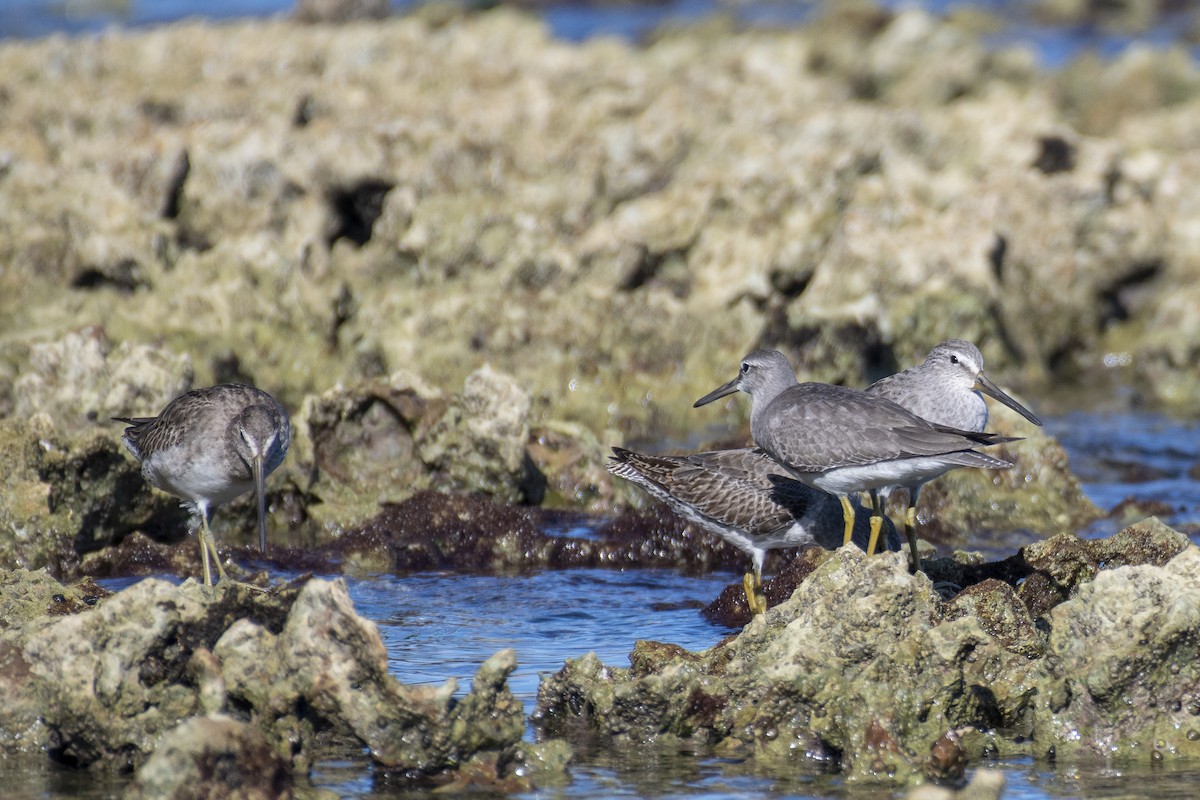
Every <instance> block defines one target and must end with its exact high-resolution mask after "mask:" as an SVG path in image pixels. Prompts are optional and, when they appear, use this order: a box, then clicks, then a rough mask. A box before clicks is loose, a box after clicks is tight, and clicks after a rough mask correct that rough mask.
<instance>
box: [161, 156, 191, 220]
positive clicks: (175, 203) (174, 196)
mask: <svg viewBox="0 0 1200 800" xmlns="http://www.w3.org/2000/svg"><path fill="white" fill-rule="evenodd" d="M191 171H192V159H191V157H190V156H189V155H188V151H187V150H183V151H182V152H180V153H179V156H178V157H177V158H176V159H175V165H174V166H173V167H172V168H171V175H170V177H169V178H168V180H167V190H166V193H165V196H164V197H163V205H162V211H161V214H162V217H163V219H178V218H179V210H180V206H181V205H182V202H183V185H184V184H185V183H186V182H187V178H188V174H189V173H191Z"/></svg>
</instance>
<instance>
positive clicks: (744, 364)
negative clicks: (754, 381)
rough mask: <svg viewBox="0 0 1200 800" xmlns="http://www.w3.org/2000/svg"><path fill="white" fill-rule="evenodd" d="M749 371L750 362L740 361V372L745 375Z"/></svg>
mask: <svg viewBox="0 0 1200 800" xmlns="http://www.w3.org/2000/svg"><path fill="white" fill-rule="evenodd" d="M749 371H750V364H749V363H747V362H745V361H743V362H742V374H743V375H745V374H746V373H747V372H749Z"/></svg>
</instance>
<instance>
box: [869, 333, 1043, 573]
mask: <svg viewBox="0 0 1200 800" xmlns="http://www.w3.org/2000/svg"><path fill="white" fill-rule="evenodd" d="M867 392H868V393H869V394H873V395H875V396H877V397H886V398H887V399H888V400H891V401H892V402H894V403H897V404H898V405H901V406H904V407H905V408H907V409H908V410H909V411H911V412H912V413H914V414H916V415H917V416H918V417H922V418H924V419H927V420H929V421H930V422H934V423H937V424H938V425H948V426H950V427H952V428H959V429H961V430H966V431H977V432H978V431H982V430H983V429H984V428H985V427H986V426H987V422H988V407H987V402H986V401H985V400H984V399H983V394H986V395H988V396H990V397H994V398H995V399H997V400H999V401H1000V402H1001V403H1003V404H1004V405H1006V406H1008V407H1009V408H1011V409H1012V410H1013V411H1016V412H1017V413H1018V414H1020V415H1021V416H1023V417H1024V418H1025V419H1027V420H1029V421H1030V422H1032V423H1033V424H1034V425H1041V424H1042V421H1041V420H1040V419H1038V418H1037V415H1035V414H1034V413H1033V412H1032V411H1030V410H1029V409H1028V408H1026V407H1025V406H1023V405H1021V404H1020V403H1018V402H1017V401H1016V400H1014V399H1012V398H1011V397H1009V396H1008V395H1007V394H1005V392H1004V391H1003V390H1002V389H1001V388H1000V387H999V386H997V385H996V384H994V383H992V381H991V379H990V378H988V376H987V375H985V374H984V372H983V354H982V353H980V352H979V348H978V347H976V346H975V345H973V344H971V343H970V342H968V341H965V340H963V339H948V340H947V341H944V342H942V343H941V344H939V345H938V346H936V347H934V348H933V349H932V350H930V351H929V355H928V356H926V357H925V362H924V363H923V364H918V365H917V366H915V367H909V368H908V369H906V370H904V371H903V372H897V373H896V374H895V375H889V376H888V377H886V378H881V379H879V380H877V381H875V383H873V384H871V385H870V386H868V387H867ZM980 392H982V393H983V394H980ZM953 468H954V466H953V465H951V466H948V467H946V471H949V470H951V469H953ZM939 474H940V473H939ZM936 477H938V476H937V475H933V476H931V477H928V478H922V479H919V480H913V481H910V482H908V483H906V484H903V486H904V488H906V489H908V508H907V509H906V510H905V513H904V535H905V536H906V537H907V538H908V546H909V551H910V556H911V561H912V567H913V570H914V571H916V570H917V569H919V568H920V559H919V558H918V557H917V498H918V497H919V496H920V494H921V487H922V486H924V485H925V484H926V483H927V482H928V481H930V480H933V478H936ZM890 488H891V487H888V488H884V489H882V490H880V494H881V495H882V496H883V497H885V498H886V497H887V494H888V492H889V491H890Z"/></svg>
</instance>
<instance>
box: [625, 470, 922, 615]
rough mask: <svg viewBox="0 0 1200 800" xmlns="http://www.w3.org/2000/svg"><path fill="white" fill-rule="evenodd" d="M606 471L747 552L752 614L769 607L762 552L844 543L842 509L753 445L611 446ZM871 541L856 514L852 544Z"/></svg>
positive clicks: (889, 540)
mask: <svg viewBox="0 0 1200 800" xmlns="http://www.w3.org/2000/svg"><path fill="white" fill-rule="evenodd" d="M607 468H608V471H609V472H611V473H612V474H613V475H616V476H618V477H621V478H625V479H626V480H629V481H632V482H633V483H636V484H637V485H638V486H640V487H642V488H643V489H645V490H646V491H647V492H649V493H650V495H651V496H652V497H654V498H656V499H658V500H660V501H662V502H663V503H665V504H666V505H667V506H668V507H670V508H671V510H672V511H674V512H675V513H676V514H678V515H679V516H681V517H683V518H684V519H686V520H687V521H689V522H692V523H695V524H696V525H698V526H699V527H701V528H702V529H704V530H706V531H709V532H711V533H715V534H717V535H718V536H720V537H721V538H722V539H724V540H725V541H727V542H729V543H730V544H731V545H733V546H734V547H736V548H738V549H739V550H741V551H742V552H743V553H745V554H746V555H748V556H750V559H751V563H752V570H753V571H752V572H747V573H746V574H745V576H744V577H743V579H742V586H743V588H744V589H745V590H746V605H747V606H748V607H749V609H750V613H751V614H762V613H765V612H766V610H767V600H766V597H764V596H763V592H762V568H763V560H764V559H765V558H766V555H767V551H768V550H774V549H777V548H782V547H803V546H805V545H813V544H815V545H819V546H821V547H824V548H826V549H829V550H832V549H833V548H835V547H838V546H839V545H841V544H842V538H843V530H842V526H843V519H842V509H841V506H840V505H839V504H838V502H837V501H836V500H835V499H834V497H833V496H832V495H830V494H827V493H825V492H821V491H817V490H816V489H813V488H812V487H810V486H806V485H804V484H803V483H801V482H800V481H798V480H796V479H794V478H792V477H791V476H789V475H788V473H787V471H786V470H784V469H783V468H782V467H780V466H779V465H778V464H776V463H775V461H774V459H772V458H771V457H770V456H768V455H767V454H766V453H764V452H763V451H762V450H759V449H756V448H747V449H742V450H716V451H712V452H707V453H692V454H690V455H684V456H648V455H642V454H641V453H635V452H633V451H632V450H626V449H624V448H621V447H614V448H613V456H612V459H611V460H610V461H609V462H608V465H607ZM856 508H858V509H860V510H861V506H857V505H856ZM885 522H886V525H887V537H886V539H885V541H886V544H887V547H888V549H889V550H899V549H900V537H899V535H898V534H897V533H896V529H895V528H894V527H893V526H892V524H891V522H890V521H885ZM869 540H870V526H869V525H868V524H867V521H866V520H865V519H862V518H861V517H858V518H856V520H855V525H854V531H853V541H854V543H855V544H857V545H858V546H859V547H861V548H863V549H864V550H865V549H866V548H867V544H868V542H869Z"/></svg>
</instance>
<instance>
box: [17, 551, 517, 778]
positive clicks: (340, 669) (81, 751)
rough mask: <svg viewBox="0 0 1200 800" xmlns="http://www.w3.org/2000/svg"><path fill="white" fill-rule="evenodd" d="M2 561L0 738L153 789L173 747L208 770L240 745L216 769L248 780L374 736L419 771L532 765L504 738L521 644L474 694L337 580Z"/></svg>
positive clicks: (395, 761) (390, 761) (384, 750)
mask: <svg viewBox="0 0 1200 800" xmlns="http://www.w3.org/2000/svg"><path fill="white" fill-rule="evenodd" d="M3 576H4V577H3V580H2V581H0V605H3V606H4V608H5V609H6V614H5V619H6V621H7V624H6V626H5V627H3V628H2V629H0V665H3V666H4V669H2V670H0V683H3V689H4V691H5V697H6V698H7V699H6V702H5V708H4V711H3V714H0V746H2V747H3V748H4V749H5V750H14V751H28V750H39V749H40V750H45V751H46V752H48V753H49V754H50V755H51V756H52V757H54V758H56V759H57V760H59V761H62V762H64V763H67V764H72V765H78V766H89V767H93V768H99V769H107V770H117V771H125V770H129V769H135V768H142V767H143V766H144V767H145V770H144V771H143V772H142V775H141V777H140V778H139V781H141V782H142V789H141V790H142V791H144V792H146V795H145V796H158V795H157V794H155V792H156V791H158V789H157V788H155V787H161V785H162V784H161V783H160V780H161V778H162V776H163V773H164V771H168V772H170V771H173V770H174V767H172V766H170V765H171V764H176V763H177V762H176V761H175V760H174V759H176V758H177V757H182V758H183V759H184V761H185V762H189V763H191V764H192V766H191V767H187V768H186V769H200V770H201V771H203V770H204V764H206V763H222V762H224V761H225V760H227V759H228V758H229V755H228V752H229V750H230V748H233V749H237V750H239V751H241V752H254V753H257V755H256V756H255V757H254V759H253V760H251V761H246V760H239V764H241V767H242V769H243V770H244V773H243V774H242V775H241V776H240V777H239V776H238V775H236V774H235V773H233V772H229V771H226V772H225V773H223V774H224V778H223V779H226V780H234V779H237V781H239V782H240V783H241V784H242V785H244V786H249V785H251V784H252V783H254V780H255V776H256V777H257V780H258V781H260V783H258V784H255V785H259V786H266V787H270V786H275V787H276V788H278V789H279V790H280V792H285V790H286V789H287V786H288V785H289V781H290V778H288V776H294V775H295V774H302V773H303V772H304V771H306V770H307V769H308V768H309V767H310V766H311V765H312V763H313V762H314V760H316V759H318V758H321V757H322V754H323V753H328V752H342V750H341V749H340V748H344V747H346V746H351V747H359V748H362V747H367V748H369V749H370V751H371V753H372V754H373V758H375V760H376V761H377V762H378V763H379V764H380V765H381V766H384V767H389V768H396V769H397V770H400V771H402V772H405V773H407V774H408V775H409V776H410V777H419V776H423V775H443V774H449V775H453V773H454V771H455V770H456V769H457V768H458V766H459V765H462V764H468V763H470V764H474V765H475V767H474V772H473V773H472V774H473V775H475V777H476V778H477V779H481V776H482V775H484V774H485V772H486V769H487V766H486V765H489V764H490V765H492V770H493V778H495V779H496V780H504V779H507V778H509V777H512V774H513V773H512V771H513V770H515V769H517V768H518V767H520V766H521V763H522V762H520V761H518V760H515V759H514V756H513V753H512V752H511V751H512V748H513V746H514V745H515V744H516V743H517V742H518V741H519V740H520V738H521V735H522V732H523V729H524V723H523V721H522V711H521V707H520V704H519V703H518V702H517V701H516V699H515V698H514V697H513V696H512V694H511V693H510V692H509V690H508V688H507V684H506V679H507V676H508V675H509V674H510V673H511V672H512V670H513V668H514V667H515V663H516V662H515V656H514V654H513V653H512V651H501V652H500V653H498V654H497V655H496V656H494V657H493V658H491V659H489V660H488V661H487V662H485V663H484V664H483V665H481V666H480V668H479V671H478V672H477V673H476V675H475V679H474V681H473V685H472V688H471V691H470V692H468V693H467V694H466V695H465V696H463V697H455V694H456V685H455V683H454V681H453V680H450V681H448V682H447V683H446V684H445V685H443V686H440V687H408V686H404V685H402V684H400V683H399V682H398V681H396V679H395V678H393V677H391V676H390V675H389V674H388V663H387V654H386V651H385V650H384V646H383V643H382V640H381V639H380V636H379V632H378V630H377V629H376V628H375V626H374V625H373V624H371V623H370V622H368V621H366V620H363V619H362V618H360V617H359V616H358V615H357V614H355V612H354V608H353V606H352V604H351V602H350V599H349V596H348V595H347V593H346V588H345V585H344V584H342V583H340V582H333V583H330V582H327V581H319V580H312V581H309V582H307V583H305V584H304V585H302V586H293V585H287V586H281V587H277V588H275V589H274V590H272V591H269V592H263V591H261V590H254V589H252V588H249V587H245V586H242V585H235V584H230V585H226V584H220V585H218V586H217V588H216V589H206V588H204V587H201V586H199V585H198V584H196V583H195V582H194V581H186V582H185V583H183V584H182V585H180V586H174V585H172V584H169V583H166V582H164V581H158V580H152V579H151V580H145V581H142V582H140V583H138V584H135V585H134V586H132V587H130V588H128V589H125V590H123V591H121V592H118V593H116V594H111V595H109V594H108V593H105V592H103V591H102V590H97V589H95V587H94V586H92V585H91V584H80V585H79V586H75V587H63V586H60V585H58V584H57V583H56V582H54V581H53V580H52V579H50V578H49V577H48V576H46V575H44V574H38V573H32V574H30V573H3ZM213 715H224V718H221V717H214V716H213ZM189 721H190V722H189ZM181 723H183V724H184V726H185V727H183V728H182V729H181V728H180V727H179V726H180V724H181ZM247 726H248V729H247ZM212 737H217V739H222V738H223V739H224V740H225V742H226V743H225V744H222V743H221V742H219V741H211V739H212ZM197 738H199V739H200V740H202V741H200V742H199V743H197ZM205 739H209V740H210V741H208V742H205V741H203V740H205ZM197 744H199V745H200V749H199V750H196V749H195V747H196V745H197ZM164 748H165V749H164ZM206 748H210V749H206ZM327 748H334V750H333V751H330V750H329V749H327ZM176 750H178V751H179V752H178V753H176V752H175V751H176ZM188 751H190V754H189V753H188ZM152 756H154V757H155V758H156V759H157V760H158V763H157V764H154V763H153V762H152V761H151V757H152ZM164 762H165V764H166V765H164ZM254 764H258V766H259V767H261V769H257V768H255V767H254ZM283 768H286V770H287V775H284V773H283V772H281V769H283ZM251 773H253V775H252V774H251ZM183 774H190V773H187V772H186V770H185V772H184V773H183ZM517 777H519V776H517ZM214 779H221V777H220V776H216V777H214ZM518 783H520V784H521V786H522V787H524V788H526V789H527V788H528V786H529V784H528V783H527V782H524V781H518ZM281 796H282V795H281Z"/></svg>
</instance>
